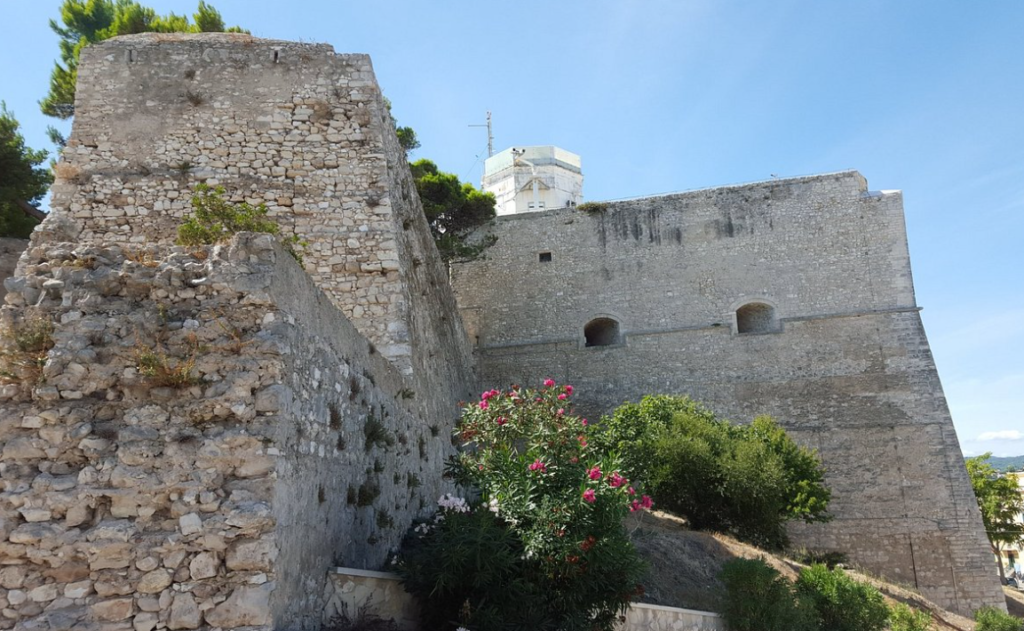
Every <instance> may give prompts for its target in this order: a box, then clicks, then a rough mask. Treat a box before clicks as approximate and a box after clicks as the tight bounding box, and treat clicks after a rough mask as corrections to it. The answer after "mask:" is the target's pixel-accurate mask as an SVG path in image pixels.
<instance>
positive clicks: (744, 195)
mask: <svg viewBox="0 0 1024 631" xmlns="http://www.w3.org/2000/svg"><path fill="white" fill-rule="evenodd" d="M507 170H509V171H511V170H512V169H511V168H509V169H507ZM528 192H529V191H528ZM520 195H522V193H521V194H520ZM499 199H500V198H499ZM521 208H522V206H520V207H519V209H520V210H521ZM488 232H489V233H491V234H493V235H494V236H495V237H497V242H496V243H495V245H494V247H492V248H490V249H489V250H488V251H487V257H486V258H485V259H480V260H475V261H467V262H461V263H458V264H456V265H453V266H452V284H453V286H454V288H455V292H456V297H457V299H458V302H459V309H460V311H461V313H462V315H463V319H464V322H465V324H466V327H467V329H468V331H469V334H470V336H471V337H472V339H475V340H476V341H477V350H476V353H477V362H478V363H477V366H478V367H479V373H480V376H481V381H482V383H481V387H491V386H492V385H494V386H501V385H505V384H509V383H535V382H536V381H537V380H538V379H539V378H540V377H539V376H540V375H547V376H550V377H551V378H552V379H555V380H557V381H558V382H559V383H571V384H573V385H574V386H575V387H576V388H577V393H578V394H577V395H576V396H574V397H573V398H574V399H575V403H576V409H577V411H579V412H582V413H584V414H585V415H587V416H590V417H591V418H595V417H596V416H597V415H599V414H601V413H605V412H609V411H611V410H612V409H614V408H615V407H616V406H618V405H619V404H621V403H622V402H623V401H626V400H631V401H638V400H640V398H641V397H643V396H644V395H646V394H651V393H667V394H689V395H690V396H693V397H694V398H696V399H698V400H700V401H702V402H704V403H705V404H707V405H708V406H710V407H711V409H713V410H715V411H716V412H717V413H719V414H721V415H722V416H724V417H726V418H730V419H732V420H735V421H745V420H749V419H752V418H754V417H755V416H757V415H759V414H770V415H772V416H774V417H775V418H776V419H777V420H778V421H779V422H780V424H781V425H782V426H783V427H785V428H786V430H787V431H788V432H790V434H791V435H792V436H793V437H794V439H796V440H797V441H799V442H801V443H803V444H804V445H807V446H810V447H813V448H815V449H817V450H818V451H819V453H820V454H821V457H822V460H823V461H824V464H825V468H826V470H827V477H826V482H827V483H828V484H829V486H830V487H831V488H832V491H833V496H832V503H831V505H830V511H831V512H832V515H833V517H834V519H833V521H832V522H830V523H828V524H792V525H791V528H790V535H791V536H792V539H793V541H794V543H795V544H796V545H797V546H805V547H807V548H809V549H813V550H835V551H842V552H845V553H847V554H848V555H849V558H850V560H851V561H852V562H853V563H854V564H856V565H857V566H859V567H861V568H864V569H867V570H869V571H871V572H875V573H878V574H880V575H883V576H886V577H888V578H890V579H892V580H896V581H899V582H902V583H906V584H909V585H912V586H913V587H914V588H915V589H918V590H919V591H920V592H921V593H922V594H923V595H925V596H926V597H927V598H929V599H931V600H932V601H934V602H936V603H938V604H940V605H942V606H943V607H946V608H948V609H950V610H953V611H958V612H960V613H962V614H965V615H966V614H969V613H970V612H972V611H974V610H976V609H977V608H979V607H982V606H987V607H1000V608H1001V607H1002V606H1003V595H1002V592H1001V591H1000V589H999V584H998V581H997V580H996V576H997V573H996V568H995V565H994V563H993V559H992V554H991V552H990V551H989V549H988V544H987V541H986V538H985V532H984V527H983V524H982V521H981V515H980V513H979V511H978V506H977V502H976V501H975V499H974V495H973V493H972V491H971V484H970V480H969V479H968V477H967V472H966V470H965V469H964V464H963V456H962V455H961V452H960V445H959V443H958V441H957V438H956V431H955V430H954V428H953V422H952V419H951V418H950V414H949V409H948V408H947V406H946V400H945V398H944V396H943V394H942V385H941V383H940V382H939V375H938V372H937V371H936V368H935V362H934V361H933V359H932V355H931V351H930V350H929V347H928V339H927V337H926V336H925V332H924V327H923V326H922V324H921V318H920V315H919V314H918V311H919V307H918V306H917V301H916V298H915V296H914V285H913V278H912V275H911V268H910V253H909V249H908V247H907V234H906V229H905V227H904V220H903V197H902V194H901V193H899V192H898V191H871V190H869V189H868V186H867V181H866V180H865V179H864V177H862V176H861V175H860V174H859V173H857V172H855V171H847V172H843V173H832V174H825V175H816V176H810V177H803V178H793V179H786V180H772V181H768V182H760V183H755V184H746V185H741V186H725V187H719V188H712V189H706V190H701V191H690V192H687V193H679V194H673V195H659V196H654V197H647V198H640V199H634V200H628V201H618V202H609V203H606V204H603V205H602V208H601V210H600V212H579V211H578V210H576V209H573V208H561V209H554V210H550V211H548V212H543V213H526V214H522V215H516V216H508V217H499V218H498V220H497V221H496V222H495V225H494V226H489V227H488ZM509 288H522V289H520V290H519V291H515V290H510V289H509ZM527 292H528V293H527Z"/></svg>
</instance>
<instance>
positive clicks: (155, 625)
mask: <svg viewBox="0 0 1024 631" xmlns="http://www.w3.org/2000/svg"><path fill="white" fill-rule="evenodd" d="M190 71H191V72H190ZM80 77H81V78H82V83H81V84H80V87H79V92H78V94H79V100H78V102H77V104H76V108H77V113H76V120H75V126H74V129H73V132H72V136H71V140H70V142H69V148H68V150H67V153H66V154H65V156H64V160H63V161H62V163H61V164H60V165H59V166H58V169H57V171H58V180H57V183H56V184H55V191H54V200H53V204H52V206H53V209H52V211H51V213H50V215H49V216H48V218H47V219H46V221H45V222H44V223H43V224H42V225H41V226H40V227H39V228H38V229H37V230H36V232H35V233H34V235H33V238H32V242H31V244H30V246H29V249H28V250H27V251H26V253H25V254H24V255H23V256H22V258H21V260H20V262H19V265H18V271H17V273H16V275H15V277H13V278H12V279H10V280H9V281H8V282H7V283H6V284H7V287H8V289H9V291H10V293H9V294H8V295H7V296H6V298H5V302H6V305H5V306H4V307H3V308H2V310H0V325H2V326H0V328H2V330H3V332H4V336H3V338H2V340H0V345H2V348H0V350H2V351H3V353H4V357H3V358H2V360H3V361H4V362H5V363H4V369H5V371H6V372H7V373H8V374H5V376H4V378H3V382H4V385H2V387H0V399H2V407H0V410H2V411H0V566H2V568H0V612H2V617H0V628H22V627H24V628H50V629H71V628H73V629H91V628H95V629H103V630H104V631H107V630H109V631H114V630H120V629H135V630H136V631H150V630H151V629H162V628H169V629H195V628H224V629H228V628H239V627H245V628H253V629H271V628H290V629H312V628H319V625H320V624H321V613H322V611H323V608H324V605H325V600H324V599H325V598H326V595H325V594H327V593H328V592H327V591H325V582H326V580H327V571H328V568H330V567H333V566H336V565H347V566H350V567H362V568H376V567H379V566H380V565H381V564H383V562H384V561H385V558H386V556H387V554H388V553H389V551H391V550H392V549H394V548H395V547H397V545H398V542H399V541H400V539H401V536H402V534H403V533H404V531H405V529H406V527H407V526H408V524H409V523H410V521H411V520H412V518H413V517H414V516H415V515H421V514H425V513H427V512H431V511H432V508H433V504H434V502H435V501H436V498H437V497H438V496H439V495H440V494H441V493H442V491H443V490H448V489H447V488H446V487H445V486H444V483H443V482H442V479H441V474H442V468H443V462H444V460H445V459H446V457H447V456H448V455H449V454H450V453H451V452H452V445H451V441H450V435H451V429H452V423H453V421H454V419H455V418H456V417H457V414H458V410H457V405H456V404H457V402H458V401H459V400H460V399H462V398H466V397H467V396H468V395H469V391H468V388H469V386H470V385H471V384H472V382H473V381H474V378H473V373H472V362H471V361H470V354H469V348H468V345H467V342H466V336H465V333H464V331H463V330H462V328H461V322H460V321H459V318H458V317H457V313H456V307H455V302H454V297H453V296H452V294H451V290H450V288H449V287H448V285H447V283H445V282H444V280H445V275H444V271H443V267H442V266H441V264H440V260H439V257H438V255H437V253H436V251H435V250H434V249H433V245H432V242H431V241H430V237H429V232H428V230H427V227H426V224H425V219H424V218H423V216H422V210H421V209H420V208H419V207H418V203H419V202H418V200H417V199H416V197H415V195H413V194H412V192H411V191H412V189H411V177H410V176H409V174H408V170H407V167H406V166H405V160H404V153H402V151H401V149H400V147H399V146H398V143H397V140H396V139H395V138H394V132H393V125H392V123H391V122H390V119H389V118H387V115H386V111H385V110H384V109H383V108H382V106H381V103H380V95H379V90H378V89H377V87H376V84H375V83H374V80H373V76H372V73H371V71H370V67H369V61H368V59H367V58H366V57H363V56H336V55H333V53H331V51H330V49H329V47H323V46H312V45H303V44H291V43H284V42H268V41H264V40H256V39H253V38H249V37H241V36H232V35H175V36H164V35H146V36H133V37H129V38H120V39H115V40H111V41H108V42H105V43H103V44H101V45H98V46H95V47H92V48H89V49H87V50H86V51H85V53H84V54H83V57H82V66H81V68H80ZM93 84H96V85H93ZM183 91H185V92H191V93H193V94H202V98H192V99H191V100H190V99H189V97H188V94H185V92H183ZM105 93H106V96H105V95H104V94H105ZM183 94H184V96H182V95H183ZM328 97H329V98H330V99H331V100H330V107H329V108H328V109H326V110H325V109H323V108H319V110H318V107H319V106H318V101H317V99H320V98H325V99H326V98H328ZM181 99H184V100H181ZM306 106H309V107H310V108H311V109H313V110H314V113H315V112H317V111H320V112H321V114H319V115H317V116H321V118H319V119H317V120H318V122H311V120H309V118H310V117H313V118H316V117H315V116H313V115H312V114H309V115H307V113H306V112H305V111H304V109H305V108H306ZM364 115H365V117H364ZM374 116H376V117H378V118H374ZM324 121H326V122H324ZM335 123H336V124H337V127H336V126H334V124H335ZM318 125H319V127H318ZM331 130H335V131H336V132H337V136H336V135H335V131H331ZM321 132H323V133H321ZM328 136H330V137H328ZM338 136H340V138H339V137H338ZM250 153H253V154H258V157H255V158H254V157H251V156H250V155H249V154H250ZM332 155H333V156H334V157H331V156H332ZM316 156H320V157H319V158H318V157H316ZM321 158H322V160H323V162H317V160H320V159H321ZM176 160H188V161H189V162H190V165H191V166H190V167H189V168H188V169H184V168H182V169H175V168H173V163H174V161H176ZM332 160H336V164H335V163H334V162H332ZM161 165H162V166H161ZM167 165H172V168H170V169H168V168H167ZM280 168H285V173H283V174H280V173H279V172H278V169H280ZM199 181H205V182H207V183H210V184H221V185H223V186H225V188H226V189H227V190H228V195H230V196H234V197H235V198H236V199H241V198H245V199H248V200H250V201H259V200H267V201H268V202H269V203H268V206H270V207H271V213H272V215H274V216H275V218H276V219H277V220H278V221H280V222H281V223H283V224H284V225H285V226H286V227H289V228H290V227H292V224H294V226H295V229H296V231H297V232H299V233H300V234H302V235H303V237H305V238H307V239H308V240H309V241H310V250H311V254H307V256H306V269H305V271H304V270H302V269H301V268H300V267H299V265H298V264H297V263H296V262H295V261H294V260H293V259H292V258H291V257H290V256H288V255H287V254H286V253H285V252H284V250H283V249H282V248H281V246H280V245H279V244H278V243H277V242H276V241H275V240H274V239H273V238H272V237H269V236H267V235H251V234H243V235H239V236H237V237H236V238H235V239H234V240H233V241H232V242H231V243H229V244H225V245H219V246H212V247H203V248H183V247H180V246H172V245H170V243H169V242H170V241H171V240H172V235H173V234H174V231H175V228H176V226H177V224H178V222H179V221H180V218H181V216H182V215H183V214H184V213H185V212H186V210H187V199H188V197H189V195H190V191H191V189H192V188H193V186H194V184H195V183H197V182H199ZM286 199H287V202H286ZM371 202H372V203H371ZM286 203H290V205H285V204H286ZM356 244H358V247H357V245H356ZM337 257H340V259H341V262H336V259H337ZM332 260H334V261H335V262H331V261H332ZM356 264H358V265H356ZM364 264H365V266H366V269H364ZM353 265H356V267H353ZM336 266H340V267H336ZM356 268H358V271H357V270H356ZM346 283H347V284H346ZM39 323H44V324H45V323H48V327H49V328H50V329H52V330H51V332H50V333H49V334H48V336H49V338H51V339H52V344H53V346H52V348H50V349H49V350H48V351H46V352H45V353H44V359H45V365H43V366H41V367H39V366H37V365H36V364H35V363H34V362H33V361H32V359H33V357H32V356H31V355H26V354H25V351H24V349H19V346H18V339H24V337H25V336H24V333H26V332H28V331H31V330H32V327H33V326H38V324H39ZM45 328H46V327H44V329H45ZM26 359H27V360H29V361H22V360H26ZM183 375H187V376H188V378H187V379H185V378H184V377H183Z"/></svg>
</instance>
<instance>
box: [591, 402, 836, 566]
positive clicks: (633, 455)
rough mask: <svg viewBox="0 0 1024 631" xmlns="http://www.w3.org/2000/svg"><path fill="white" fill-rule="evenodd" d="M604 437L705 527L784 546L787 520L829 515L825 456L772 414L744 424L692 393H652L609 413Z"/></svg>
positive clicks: (672, 505)
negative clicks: (727, 418)
mask: <svg viewBox="0 0 1024 631" xmlns="http://www.w3.org/2000/svg"><path fill="white" fill-rule="evenodd" d="M599 440H600V441H601V443H602V445H603V446H604V447H605V448H606V449H609V450H612V451H618V452H619V453H620V454H621V455H622V461H623V466H624V468H625V470H626V472H627V473H628V474H629V475H630V476H631V477H633V478H635V479H639V480H645V481H647V482H649V484H650V487H651V490H652V495H653V496H654V498H655V499H656V500H657V501H658V503H659V504H660V505H661V506H662V507H663V508H666V509H668V510H670V511H673V512H676V513H679V514H681V515H684V516H685V517H686V518H687V520H688V521H689V523H690V525H691V526H692V527H693V528H696V529H698V530H716V531H720V532H725V533H729V534H731V535H733V536H735V537H737V538H739V539H742V540H744V541H748V542H750V543H753V544H756V545H759V546H762V547H765V548H769V549H779V548H784V547H785V546H786V545H787V543H788V539H787V537H786V530H785V522H786V521H789V520H792V519H800V520H803V521H807V522H814V521H827V520H828V519H829V516H828V513H827V508H828V502H829V499H830V492H829V490H828V488H827V487H826V486H825V485H824V482H823V479H824V469H823V468H822V466H821V461H820V459H819V458H818V456H817V454H816V453H815V452H813V451H811V450H809V449H806V448H804V447H801V446H799V445H797V444H796V443H795V442H793V440H792V439H791V438H790V437H789V436H788V435H787V434H786V432H785V431H784V430H782V429H781V428H780V427H779V426H778V425H776V424H775V422H774V421H773V420H772V419H771V418H770V417H767V416H761V417H758V418H756V419H754V421H753V422H752V423H751V424H750V425H746V426H738V425H733V424H731V423H729V422H728V421H725V420H720V419H718V418H716V417H715V415H714V414H713V413H712V412H710V411H709V410H707V409H706V408H704V407H703V406H701V405H700V404H699V403H696V402H695V401H693V400H692V399H689V398H688V397H672V396H663V395H662V396H648V397H644V399H643V400H642V401H641V402H640V403H639V404H632V403H627V404H625V405H623V406H621V407H619V408H618V409H617V410H615V412H614V413H613V414H612V415H611V417H608V418H605V419H602V421H601V430H600V433H599Z"/></svg>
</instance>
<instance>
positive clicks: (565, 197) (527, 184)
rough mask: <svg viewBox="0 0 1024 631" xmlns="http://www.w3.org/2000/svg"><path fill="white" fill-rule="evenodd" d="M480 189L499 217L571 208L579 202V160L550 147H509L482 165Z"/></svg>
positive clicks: (580, 176)
mask: <svg viewBox="0 0 1024 631" xmlns="http://www.w3.org/2000/svg"><path fill="white" fill-rule="evenodd" d="M483 189H484V190H485V191H487V192H490V193H494V196H495V197H496V198H497V200H498V203H497V205H496V208H495V210H496V211H497V213H498V214H499V215H513V214H515V213H525V212H533V211H538V210H546V209H549V208H564V207H566V206H575V205H576V204H578V203H580V202H581V201H583V171H582V170H580V157H579V156H578V155H576V154H575V153H570V152H568V151H566V150H565V149H561V148H559V147H554V146H551V145H547V146H542V147H510V148H508V149H506V150H504V151H502V152H501V153H498V154H495V155H493V156H491V157H490V158H487V160H486V161H485V162H484V178H483Z"/></svg>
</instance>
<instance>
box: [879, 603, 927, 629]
mask: <svg viewBox="0 0 1024 631" xmlns="http://www.w3.org/2000/svg"><path fill="white" fill-rule="evenodd" d="M931 628H932V617H931V616H930V615H928V613H926V612H924V611H918V610H916V609H912V608H910V607H908V606H907V605H904V604H903V603H896V605H895V606H894V607H893V608H892V610H890V612H889V629H890V631H929V629H931Z"/></svg>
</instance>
